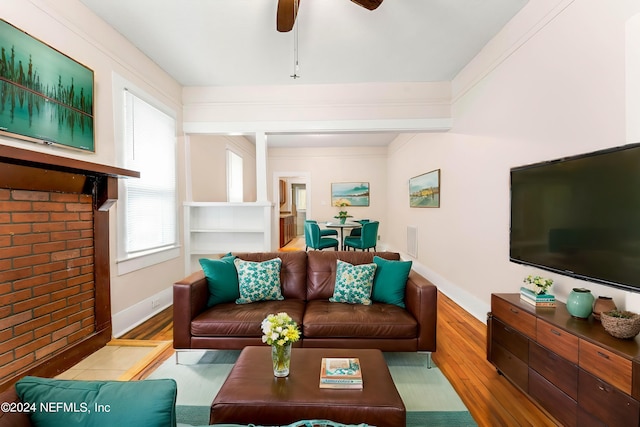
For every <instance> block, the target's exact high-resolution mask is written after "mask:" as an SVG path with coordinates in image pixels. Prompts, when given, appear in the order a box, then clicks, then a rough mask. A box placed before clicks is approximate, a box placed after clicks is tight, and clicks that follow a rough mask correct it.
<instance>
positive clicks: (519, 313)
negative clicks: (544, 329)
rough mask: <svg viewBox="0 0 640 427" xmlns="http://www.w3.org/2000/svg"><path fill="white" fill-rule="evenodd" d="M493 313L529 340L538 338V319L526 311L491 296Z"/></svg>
mask: <svg viewBox="0 0 640 427" xmlns="http://www.w3.org/2000/svg"><path fill="white" fill-rule="evenodd" d="M491 311H492V313H493V315H494V316H495V317H497V318H498V319H500V320H502V321H503V322H504V323H505V324H507V325H509V326H511V327H513V328H514V329H517V330H518V331H520V332H522V333H523V334H525V335H526V336H528V337H529V338H533V339H535V338H536V317H535V316H534V315H533V314H531V313H528V312H526V311H525V310H523V309H521V308H519V307H517V306H515V305H513V304H510V303H508V302H507V301H505V300H503V299H501V298H499V297H497V296H496V295H491Z"/></svg>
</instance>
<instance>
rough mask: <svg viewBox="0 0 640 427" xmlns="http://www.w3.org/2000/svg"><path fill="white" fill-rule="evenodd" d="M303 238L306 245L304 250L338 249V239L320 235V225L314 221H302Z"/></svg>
mask: <svg viewBox="0 0 640 427" xmlns="http://www.w3.org/2000/svg"><path fill="white" fill-rule="evenodd" d="M304 238H305V243H306V245H307V246H306V250H308V249H309V248H312V249H318V250H322V249H326V248H334V249H335V250H336V251H337V250H338V244H339V242H338V239H334V238H333V237H321V236H320V226H319V225H318V224H317V223H315V222H308V221H307V222H305V223H304Z"/></svg>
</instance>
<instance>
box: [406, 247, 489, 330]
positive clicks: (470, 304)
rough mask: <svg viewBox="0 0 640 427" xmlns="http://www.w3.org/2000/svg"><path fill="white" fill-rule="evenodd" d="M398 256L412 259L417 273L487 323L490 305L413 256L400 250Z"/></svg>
mask: <svg viewBox="0 0 640 427" xmlns="http://www.w3.org/2000/svg"><path fill="white" fill-rule="evenodd" d="M400 257H401V258H402V259H406V260H411V261H413V266H412V267H413V269H414V270H415V271H416V272H417V273H419V274H420V275H422V276H424V277H425V278H426V279H428V280H429V281H430V282H431V283H433V284H434V285H436V286H437V287H438V290H439V291H440V292H442V293H443V294H445V295H446V296H448V297H449V298H451V299H452V300H453V301H454V302H455V303H456V304H458V305H459V306H460V307H462V308H463V309H464V310H466V311H467V312H469V313H470V314H471V315H472V316H473V317H475V318H476V319H478V320H479V321H481V322H482V323H484V324H486V323H487V313H488V312H489V311H491V307H490V305H488V304H486V303H485V302H484V301H481V300H479V299H478V298H476V297H475V296H473V295H471V294H470V293H469V292H467V291H465V290H464V289H462V288H461V287H460V286H458V285H456V284H455V283H453V282H451V281H449V280H447V279H445V278H444V277H442V276H441V275H439V274H438V273H436V272H435V271H433V270H432V269H430V268H429V267H427V266H426V265H424V264H421V263H419V262H418V261H416V259H415V258H413V257H411V256H409V255H408V254H406V253H403V252H400Z"/></svg>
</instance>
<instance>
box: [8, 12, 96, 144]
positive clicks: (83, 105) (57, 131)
mask: <svg viewBox="0 0 640 427" xmlns="http://www.w3.org/2000/svg"><path fill="white" fill-rule="evenodd" d="M93 85H94V79H93V71H92V70H91V69H89V68H87V67H85V66H84V65H82V64H80V63H79V62H76V61H74V60H73V59H71V58H70V57H68V56H67V55H65V54H63V53H61V52H59V51H57V50H56V49H54V48H52V47H51V46H49V45H47V44H45V43H43V42H41V41H40V40H38V39H36V38H33V37H32V36H30V35H29V34H27V33H25V32H24V31H22V30H20V29H18V28H16V27H14V26H13V25H11V24H9V23H8V22H6V21H4V20H2V19H0V135H4V136H9V137H12V138H19V139H23V140H27V141H31V142H39V143H44V144H48V145H54V144H55V145H60V146H64V147H72V148H75V149H78V150H83V151H90V152H94V151H95V146H94V130H93V89H94V87H93Z"/></svg>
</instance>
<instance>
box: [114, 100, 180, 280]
mask: <svg viewBox="0 0 640 427" xmlns="http://www.w3.org/2000/svg"><path fill="white" fill-rule="evenodd" d="M123 130H124V146H125V156H124V157H125V160H124V163H125V167H126V168H127V169H133V170H136V171H139V172H140V178H139V179H135V178H134V179H123V180H120V181H121V182H122V184H123V185H122V186H121V187H120V188H121V190H122V194H121V195H120V201H122V202H123V203H121V204H119V213H120V220H121V221H122V228H123V230H124V232H123V233H120V235H119V237H120V239H119V242H118V243H119V244H118V258H119V261H123V260H128V259H132V258H139V257H141V256H143V255H149V254H153V253H157V252H161V251H163V250H166V249H173V248H175V247H176V246H177V242H178V237H177V236H178V235H177V205H176V121H175V119H174V118H173V117H171V116H170V115H168V114H166V113H164V112H163V111H161V110H159V109H158V108H156V107H154V106H152V105H151V104H149V103H148V102H146V101H144V100H143V99H141V98H140V97H138V96H136V95H135V94H134V93H132V92H131V91H128V90H125V91H124V129H123ZM161 261H163V259H161V260H157V261H155V262H150V263H148V264H153V263H156V262H161ZM148 264H147V265H148ZM142 266H146V265H142ZM137 268H140V267H137ZM133 269H136V268H130V270H129V271H131V270H133ZM119 270H120V269H119ZM120 272H121V273H122V271H120Z"/></svg>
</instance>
